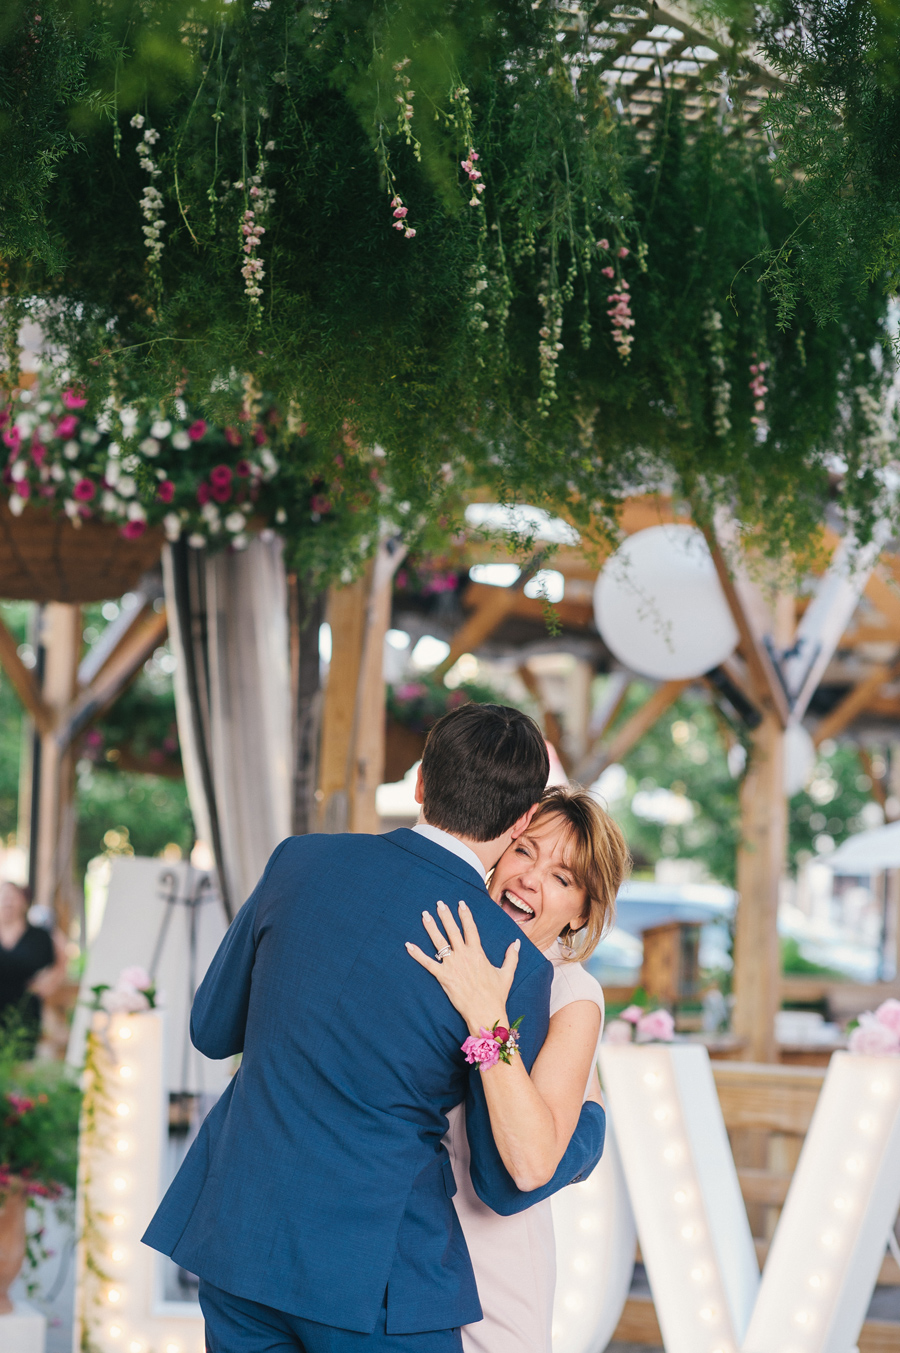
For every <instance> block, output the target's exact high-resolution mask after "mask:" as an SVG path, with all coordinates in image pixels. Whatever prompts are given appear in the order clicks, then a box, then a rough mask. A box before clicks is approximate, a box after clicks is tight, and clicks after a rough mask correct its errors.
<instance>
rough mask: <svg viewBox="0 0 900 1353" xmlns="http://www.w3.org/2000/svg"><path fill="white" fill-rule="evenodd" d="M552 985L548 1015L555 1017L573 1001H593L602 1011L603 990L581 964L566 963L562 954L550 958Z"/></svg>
mask: <svg viewBox="0 0 900 1353" xmlns="http://www.w3.org/2000/svg"><path fill="white" fill-rule="evenodd" d="M550 961H551V962H552V963H553V983H552V986H551V988H550V1014H551V1015H555V1014H556V1012H557V1010H562V1008H563V1006H565V1005H571V1004H572V1002H573V1001H593V1002H594V1004H595V1005H598V1006H599V1007H600V1009H601V1011H602V1010H603V1009H604V1000H603V988H602V987H601V985H600V983H599V982H598V981H597V979H596V977H592V976H591V974H590V973H589V972H588V971H587V969H586V968H585V967H584V966H583V965H582V964H581V963H571V962H566V961H565V959H563V957H562V954H560V955H559V957H558V958H557V957H556V956H555V955H552V956H550Z"/></svg>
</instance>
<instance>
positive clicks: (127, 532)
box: [121, 521, 147, 540]
mask: <svg viewBox="0 0 900 1353" xmlns="http://www.w3.org/2000/svg"><path fill="white" fill-rule="evenodd" d="M146 529H147V523H146V522H145V521H127V522H126V523H125V525H124V526H123V527H122V531H121V534H122V535H123V536H124V537H125V539H126V540H138V539H139V538H140V537H141V536H142V535H143V534H144V532H145V531H146Z"/></svg>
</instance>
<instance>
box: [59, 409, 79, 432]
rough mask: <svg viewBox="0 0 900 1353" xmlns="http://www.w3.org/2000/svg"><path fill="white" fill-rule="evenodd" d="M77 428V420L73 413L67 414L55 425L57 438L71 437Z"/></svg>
mask: <svg viewBox="0 0 900 1353" xmlns="http://www.w3.org/2000/svg"><path fill="white" fill-rule="evenodd" d="M77 427H78V419H77V418H76V417H75V415H74V413H67V414H66V415H65V417H63V418H60V420H59V422H58V423H57V425H56V435H57V437H71V436H73V435H74V433H75V431H76V429H77Z"/></svg>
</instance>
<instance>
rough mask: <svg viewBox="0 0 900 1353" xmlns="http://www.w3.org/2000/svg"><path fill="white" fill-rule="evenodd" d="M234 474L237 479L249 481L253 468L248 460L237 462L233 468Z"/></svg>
mask: <svg viewBox="0 0 900 1353" xmlns="http://www.w3.org/2000/svg"><path fill="white" fill-rule="evenodd" d="M234 472H235V474H236V475H237V476H238V478H239V479H249V477H250V475H251V474H252V472H253V466H252V465H251V464H250V462H249V460H239V461H238V463H237V465H235V467H234Z"/></svg>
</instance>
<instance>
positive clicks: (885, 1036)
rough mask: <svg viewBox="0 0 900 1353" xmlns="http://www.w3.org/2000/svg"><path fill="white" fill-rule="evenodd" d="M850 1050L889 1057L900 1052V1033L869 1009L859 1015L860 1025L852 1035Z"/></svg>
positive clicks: (872, 1055) (865, 1054) (867, 1055)
mask: <svg viewBox="0 0 900 1353" xmlns="http://www.w3.org/2000/svg"><path fill="white" fill-rule="evenodd" d="M850 1051H851V1052H855V1053H859V1054H861V1055H862V1056H864V1057H889V1056H891V1055H897V1054H900V1033H897V1032H895V1031H894V1030H893V1029H889V1028H888V1026H887V1025H886V1024H882V1023H881V1021H880V1020H879V1019H877V1018H876V1017H875V1015H873V1014H872V1012H871V1011H870V1010H867V1011H866V1012H865V1014H863V1015H860V1017H859V1027H858V1028H856V1029H854V1030H853V1033H852V1034H851V1035H850Z"/></svg>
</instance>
